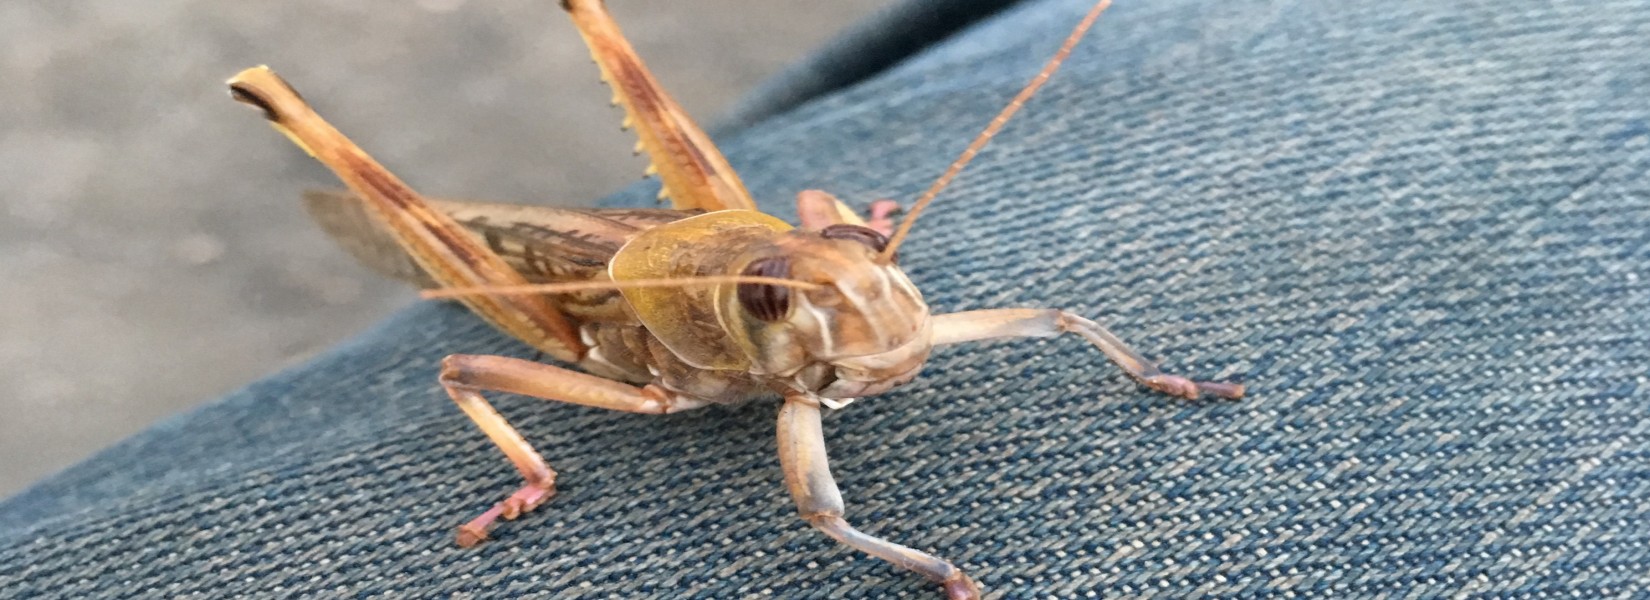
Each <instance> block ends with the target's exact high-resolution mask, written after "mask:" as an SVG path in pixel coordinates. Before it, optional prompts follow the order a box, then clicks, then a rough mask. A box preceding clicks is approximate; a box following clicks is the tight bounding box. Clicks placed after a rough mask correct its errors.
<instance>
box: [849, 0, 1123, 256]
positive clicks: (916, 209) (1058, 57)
mask: <svg viewBox="0 0 1650 600" xmlns="http://www.w3.org/2000/svg"><path fill="white" fill-rule="evenodd" d="M1108 6H1111V0H1100V1H1099V2H1095V3H1094V7H1093V8H1090V9H1089V13H1088V14H1087V15H1084V16H1083V20H1082V21H1080V22H1078V23H1077V27H1074V28H1072V30H1071V35H1068V36H1066V41H1065V43H1063V44H1061V45H1060V49H1059V50H1058V51H1056V52H1055V53H1054V57H1053V58H1050V59H1048V63H1047V64H1045V65H1043V70H1042V71H1041V72H1038V73H1037V76H1036V77H1033V78H1032V79H1031V83H1028V84H1026V86H1025V87H1024V88H1022V89H1021V90H1020V93H1019V94H1016V95H1015V96H1014V99H1013V100H1010V101H1008V106H1004V107H1003V110H1002V112H999V113H997V116H996V118H993V119H991V123H990V124H989V125H986V126H985V130H984V131H981V132H980V135H978V136H975V137H974V141H973V142H970V143H969V144H968V148H967V149H965V150H963V152H962V154H961V155H959V156H957V160H956V161H955V162H952V163H951V166H950V167H947V168H946V169H945V174H943V175H940V178H939V179H936V180H934V183H933V184H932V185H929V186H928V191H926V192H923V193H922V197H921V198H919V199H918V200H917V203H916V204H914V205H912V206H911V213H910V214H909V215H907V216H906V217H905V219H904V220H902V221H900V224H899V231H895V232H894V237H893V238H892V239H889V240H888V247H887V248H884V249H883V251H882V254H881V255H879V256H877V262H881V263H887V262H889V261H891V260H893V258H894V251H895V250H897V249H899V245H900V242H904V241H905V236H906V234H908V233H910V232H911V226H912V225H914V224H916V222H917V216H918V215H921V214H922V211H923V209H925V208H928V205H929V203H932V202H933V201H934V197H935V196H938V195H940V190H943V189H945V186H947V185H951V180H952V179H956V178H957V173H961V172H962V170H963V167H966V166H968V163H969V161H972V160H974V155H976V154H979V153H980V149H981V148H984V147H985V145H986V143H987V142H990V141H991V136H994V135H997V132H998V131H1001V130H1002V128H1003V125H1006V124H1008V120H1009V119H1010V118H1013V117H1014V113H1017V112H1020V107H1022V106H1025V103H1026V100H1029V99H1030V98H1031V96H1032V95H1033V94H1036V93H1037V89H1038V88H1041V87H1043V84H1045V83H1048V79H1049V77H1051V76H1053V75H1054V72H1055V71H1058V70H1060V63H1063V62H1065V61H1066V57H1067V56H1069V55H1071V49H1072V48H1074V47H1076V46H1077V41H1078V40H1081V39H1083V34H1085V33H1088V31H1089V28H1090V27H1093V26H1094V22H1095V20H1097V19H1099V18H1100V13H1102V12H1105V11H1106V7H1108Z"/></svg>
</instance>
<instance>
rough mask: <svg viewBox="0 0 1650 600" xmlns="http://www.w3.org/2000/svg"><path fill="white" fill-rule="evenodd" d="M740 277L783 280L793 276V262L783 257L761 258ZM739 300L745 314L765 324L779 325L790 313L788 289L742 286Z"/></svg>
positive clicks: (758, 284)
mask: <svg viewBox="0 0 1650 600" xmlns="http://www.w3.org/2000/svg"><path fill="white" fill-rule="evenodd" d="M740 274H741V275H745V276H748V277H777V278H781V279H783V278H786V277H790V276H791V261H790V259H788V258H786V257H783V256H769V257H767V258H758V259H756V260H754V261H751V264H748V265H745V270H744V271H743V272H741V273H740ZM738 297H739V305H740V306H742V307H744V308H745V311H746V312H749V313H750V314H751V316H753V317H756V318H758V319H761V320H763V321H768V322H773V321H778V320H780V319H783V318H785V315H787V314H790V312H791V288H788V287H785V286H780V285H768V284H765V283H741V284H739V292H738Z"/></svg>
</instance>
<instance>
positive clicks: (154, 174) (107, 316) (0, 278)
mask: <svg viewBox="0 0 1650 600" xmlns="http://www.w3.org/2000/svg"><path fill="white" fill-rule="evenodd" d="M887 3H888V0H832V1H831V2H816V1H812V0H691V1H684V2H647V1H644V0H610V2H609V4H610V5H611V7H612V9H613V11H614V12H615V13H617V15H618V17H619V19H620V22H621V24H623V25H624V26H625V27H626V29H627V32H628V33H629V35H630V37H631V39H632V41H633V42H634V43H635V45H636V46H637V47H638V51H639V52H640V53H641V54H642V56H643V57H645V58H647V59H649V60H650V62H651V64H652V66H653V68H654V71H655V72H656V74H657V75H658V76H659V77H660V79H662V80H663V81H664V83H665V85H666V86H667V87H669V88H670V89H671V90H672V91H673V92H674V93H676V94H677V97H678V99H679V100H680V101H681V103H682V104H683V105H685V106H686V107H687V109H688V110H689V112H691V113H693V114H695V115H699V117H700V120H701V121H709V120H713V117H714V116H715V115H716V114H717V113H718V111H719V110H721V109H723V108H725V107H727V106H728V105H729V103H730V102H731V101H732V100H733V99H735V98H736V97H737V96H739V95H740V94H741V93H742V92H744V91H745V90H747V89H748V88H750V87H751V86H752V85H753V84H754V83H756V82H757V81H759V80H760V79H762V78H763V77H765V76H767V75H769V74H771V73H773V72H774V71H776V70H777V69H779V68H780V67H782V66H783V65H785V64H786V63H787V62H788V61H790V60H792V59H793V58H795V57H797V56H799V55H801V54H802V53H805V52H806V51H807V50H809V49H810V48H811V47H812V46H814V45H815V44H817V43H819V42H820V41H822V40H824V39H826V38H827V37H829V36H830V35H831V34H832V33H833V32H835V31H836V30H837V29H839V28H840V27H842V26H843V25H845V24H847V23H849V22H851V21H853V20H855V19H858V18H861V17H864V16H866V15H867V14H868V13H869V12H871V11H873V10H875V9H876V8H878V7H881V6H883V5H885V4H887ZM260 63H267V64H269V65H271V66H273V67H275V68H276V69H277V70H279V71H280V72H281V73H282V74H283V75H285V76H286V77H287V78H288V79H289V80H291V81H292V82H293V84H294V85H295V86H296V87H298V88H299V89H300V90H302V91H303V93H304V95H305V96H306V97H307V98H308V99H310V101H311V102H313V103H314V104H316V105H317V107H318V108H319V109H320V111H321V112H322V113H323V114H325V115H326V116H327V117H328V118H329V119H330V120H332V121H333V122H334V123H335V124H337V125H338V126H339V128H340V129H343V130H344V131H345V132H346V133H348V134H349V135H351V137H353V138H355V140H356V141H358V142H359V143H361V144H362V145H363V146H364V147H366V148H367V149H368V150H369V151H371V152H373V153H374V154H375V155H377V156H378V157H379V159H380V160H382V161H383V162H384V163H386V164H387V165H388V166H389V167H390V168H391V169H393V170H395V171H397V172H398V173H400V174H401V175H402V176H403V177H404V178H405V179H407V180H408V181H409V182H410V183H412V184H413V185H414V186H415V187H418V188H419V189H421V190H423V191H425V192H428V193H431V194H432V195H447V196H463V197H475V198H490V199H503V200H514V201H534V202H545V203H556V204H574V205H576V204H581V203H587V202H590V201H592V200H594V199H596V198H598V197H600V196H602V195H603V194H604V193H606V192H609V191H611V190H614V189H617V188H618V187H620V186H622V185H625V184H627V183H629V182H631V181H634V180H635V179H636V178H637V177H638V176H639V174H640V173H641V171H642V168H643V166H644V165H643V163H642V162H641V161H640V159H635V158H633V157H632V156H631V154H630V145H631V143H632V142H631V139H630V137H629V134H625V133H620V132H619V128H618V122H619V117H620V115H619V113H618V111H617V110H615V109H611V108H609V107H608V104H607V97H608V92H607V91H606V90H605V89H604V88H603V87H601V86H600V85H598V84H597V83H596V81H597V80H596V73H595V67H594V66H593V65H591V64H590V63H589V60H588V55H587V54H586V53H585V50H584V47H583V45H582V44H581V43H580V42H579V40H578V37H577V35H576V33H575V32H574V31H573V29H572V27H571V25H570V24H569V23H568V22H567V19H566V18H565V17H563V16H562V15H561V13H560V11H559V10H557V9H556V7H555V3H553V2H551V1H549V0H487V1H480V0H476V1H467V0H416V1H412V2H409V1H405V0H346V1H339V0H290V1H287V2H257V3H234V2H209V1H206V0H150V1H146V2H130V1H127V0H87V1H83V2H61V1H55V0H20V1H13V2H5V3H0V289H3V290H4V292H3V293H0V380H3V381H5V382H6V383H7V385H6V393H4V394H0V497H3V496H5V495H7V494H9V493H10V492H13V491H16V490H18V489H21V488H22V487H23V486H25V485H26V484H28V482H30V481H32V480H34V479H37V478H39V477H41V476H44V475H46V474H48V473H50V472H52V471H53V470H56V469H59V468H61V467H64V466H66V465H68V464H70V463H72V462H74V461H76V460H78V459H80V458H82V457H85V456H87V455H89V454H91V453H92V452H94V451H96V450H98V449H99V448H101V447H103V446H105V445H107V444H109V443H110V442H113V441H115V440H117V439H119V438H121V437H124V436H126V435H129V434H131V433H133V432H135V431H138V430H140V429H142V428H143V427H144V426H145V425H148V424H149V423H151V422H153V421H155V420H157V419H161V418H164V417H165V416H167V415H170V414H174V413H177V412H179V411H181V410H184V409H187V408H188V407H190V406H193V405H195V404H197V403H200V402H202V401H205V400H208V399H211V398H212V397H214V396H215V395H217V394H220V393H222V392H225V391H228V390H231V389H233V388H235V387H237V386H240V385H241V384H244V383H246V382H248V381H251V380H252V379H254V378H256V377H258V376H259V375H261V374H265V373H269V372H271V371H274V370H277V369H280V368H281V367H283V366H286V365H290V364H292V363H294V362H295V361H299V360H301V359H303V358H305V357H307V356H310V355H312V354H314V353H315V352H317V351H319V350H321V349H324V348H326V347H327V346H328V345H330V344H332V343H334V342H336V341H338V340H340V339H343V338H346V337H348V336H349V335H351V334H352V333H354V332H356V331H359V330H360V329H362V328H364V327H366V326H367V325H369V324H371V323H372V322H374V321H375V320H377V319H378V318H379V317H380V316H382V315H384V314H385V313H387V312H389V311H391V310H394V309H395V308H396V307H398V306H401V305H404V304H406V303H408V302H411V301H413V297H412V295H411V294H410V293H408V292H407V291H405V290H403V289H402V288H400V287H399V286H397V285H395V284H393V283H390V282H385V281H380V280H378V279H376V278H374V277H373V276H372V275H371V274H370V273H368V272H366V271H365V270H363V269H361V268H359V267H357V266H355V265H354V264H353V263H352V262H351V260H350V259H349V258H348V257H346V256H345V255H344V254H343V253H342V252H341V251H339V250H337V249H335V248H334V247H333V246H332V245H331V244H330V243H329V242H328V241H327V240H326V239H324V238H323V237H322V236H321V234H320V233H318V232H317V231H316V230H315V229H314V228H313V227H311V226H310V225H309V223H308V222H307V221H306V220H305V219H306V218H305V216H304V215H303V213H302V211H301V210H300V208H299V205H298V202H297V199H298V194H299V192H300V191H301V190H303V189H304V188H308V187H322V186H332V185H335V184H334V183H333V180H332V178H331V176H330V175H329V174H328V173H327V172H326V171H325V170H324V169H322V168H321V167H319V166H318V165H316V164H314V163H313V162H312V161H310V160H309V159H308V158H307V157H305V156H303V154H302V153H301V152H299V151H298V150H296V149H294V148H293V147H292V146H291V145H289V144H288V143H287V142H286V141H285V140H284V139H282V138H281V137H280V136H278V135H276V134H275V133H274V132H272V131H270V130H269V128H268V127H266V126H265V125H264V124H263V122H262V120H261V119H259V118H258V117H257V115H255V114H254V113H253V112H252V111H251V110H250V109H247V108H245V107H243V106H240V105H237V104H235V103H233V102H231V101H229V99H228V98H227V97H226V95H225V92H224V87H223V85H222V81H223V80H224V79H225V78H226V77H228V76H229V75H232V74H233V73H235V72H236V71H237V70H239V69H241V68H244V67H248V66H252V65H256V64H260ZM433 376H434V373H433V371H432V377H433ZM430 401H431V402H440V401H441V399H440V398H436V397H431V398H430Z"/></svg>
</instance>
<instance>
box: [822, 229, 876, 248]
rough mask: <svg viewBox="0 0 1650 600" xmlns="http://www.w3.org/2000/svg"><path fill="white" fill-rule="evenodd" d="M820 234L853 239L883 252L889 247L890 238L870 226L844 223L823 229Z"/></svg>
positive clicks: (834, 237) (829, 237)
mask: <svg viewBox="0 0 1650 600" xmlns="http://www.w3.org/2000/svg"><path fill="white" fill-rule="evenodd" d="M819 235H822V236H825V238H826V239H832V240H853V241H856V242H859V243H861V244H865V245H866V246H869V247H870V248H871V249H872V250H874V251H877V252H882V251H883V250H884V249H886V248H888V238H887V237H885V236H883V235H882V234H881V233H878V232H877V230H875V229H871V228H870V227H862V226H859V225H849V224H845V223H843V224H837V225H831V226H829V227H826V228H824V229H821V230H819Z"/></svg>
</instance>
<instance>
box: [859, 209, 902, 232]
mask: <svg viewBox="0 0 1650 600" xmlns="http://www.w3.org/2000/svg"><path fill="white" fill-rule="evenodd" d="M899 210H900V208H899V203H898V202H895V201H893V200H877V201H874V202H872V203H871V210H870V211H868V212H869V213H870V215H869V217H870V218H868V219H866V220H865V226H866V227H870V228H871V229H875V230H876V231H877V233H880V234H882V235H884V236H888V237H893V235H894V219H893V216H894V215H895V214H897V213H898V212H899Z"/></svg>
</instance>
